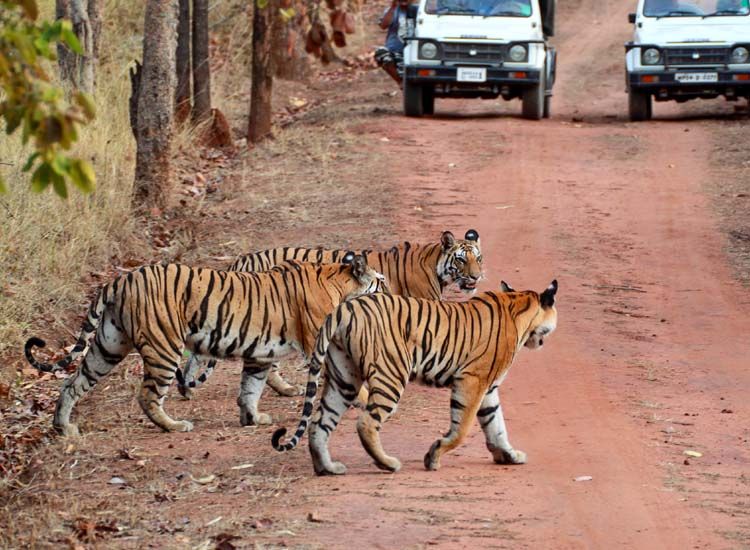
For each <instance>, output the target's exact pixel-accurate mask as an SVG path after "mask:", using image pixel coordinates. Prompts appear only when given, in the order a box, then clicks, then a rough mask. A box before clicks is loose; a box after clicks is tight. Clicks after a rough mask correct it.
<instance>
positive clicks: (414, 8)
mask: <svg viewBox="0 0 750 550" xmlns="http://www.w3.org/2000/svg"><path fill="white" fill-rule="evenodd" d="M418 12H419V4H409V7H407V8H406V18H407V19H416V18H417V13H418Z"/></svg>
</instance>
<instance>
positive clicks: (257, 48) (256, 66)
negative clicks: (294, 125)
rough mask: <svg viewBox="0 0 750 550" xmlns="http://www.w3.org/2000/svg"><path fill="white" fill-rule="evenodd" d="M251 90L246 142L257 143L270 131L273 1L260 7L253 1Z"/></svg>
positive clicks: (275, 3)
mask: <svg viewBox="0 0 750 550" xmlns="http://www.w3.org/2000/svg"><path fill="white" fill-rule="evenodd" d="M254 1H255V4H254V9H253V59H252V75H251V81H252V89H251V92H250V121H249V123H248V129H247V142H248V144H250V143H258V142H259V141H261V140H263V139H265V138H266V137H268V135H269V134H270V133H271V108H272V105H271V94H272V91H273V72H274V67H273V55H272V44H273V37H272V32H271V31H272V28H273V17H274V16H276V14H277V13H278V11H279V10H278V3H277V0H269V2H268V4H267V5H266V7H264V8H259V7H258V0H254Z"/></svg>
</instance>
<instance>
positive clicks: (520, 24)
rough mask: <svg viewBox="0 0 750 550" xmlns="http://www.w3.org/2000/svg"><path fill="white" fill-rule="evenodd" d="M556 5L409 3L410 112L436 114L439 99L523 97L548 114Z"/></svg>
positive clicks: (505, 0)
mask: <svg viewBox="0 0 750 550" xmlns="http://www.w3.org/2000/svg"><path fill="white" fill-rule="evenodd" d="M554 13H555V0H419V4H412V5H410V6H409V10H408V13H407V29H408V30H407V36H406V47H405V48H404V76H403V93H404V113H405V114H406V115H407V116H417V117H418V116H422V115H423V114H433V113H434V110H435V98H436V97H465V98H478V97H479V98H483V99H494V98H497V97H499V96H502V97H503V99H506V100H509V99H514V98H521V100H522V103H523V109H522V111H523V116H524V117H525V118H529V119H535V120H538V119H540V118H542V117H549V114H550V98H551V96H552V85H553V84H554V81H555V59H556V58H555V50H554V48H552V47H550V46H549V44H547V37H549V36H552V35H553V34H554Z"/></svg>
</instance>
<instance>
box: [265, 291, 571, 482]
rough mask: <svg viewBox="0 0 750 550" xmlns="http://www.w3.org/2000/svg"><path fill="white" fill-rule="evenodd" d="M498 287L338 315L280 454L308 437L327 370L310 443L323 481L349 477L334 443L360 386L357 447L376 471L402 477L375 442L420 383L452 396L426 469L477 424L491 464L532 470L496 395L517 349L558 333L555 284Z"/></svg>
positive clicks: (384, 301) (320, 343) (349, 308)
mask: <svg viewBox="0 0 750 550" xmlns="http://www.w3.org/2000/svg"><path fill="white" fill-rule="evenodd" d="M501 285H502V286H501V288H502V290H503V292H484V293H482V294H480V295H478V296H475V297H474V298H472V299H470V300H468V301H466V302H461V303H455V302H453V303H451V302H436V301H430V300H418V299H415V298H403V297H401V296H383V295H372V296H363V297H360V298H357V299H355V300H351V301H349V302H345V303H343V304H341V305H340V306H338V307H337V308H336V309H335V310H334V311H333V313H331V315H329V316H328V317H327V318H326V321H325V324H324V325H323V327H322V328H321V329H320V333H319V334H318V340H317V342H316V344H315V351H314V353H313V355H312V357H311V359H310V361H309V369H310V370H309V378H308V383H307V391H306V393H305V404H304V408H303V411H302V419H301V420H300V422H299V426H298V427H297V431H296V433H295V434H294V436H293V437H292V439H291V440H290V441H289V442H288V443H285V444H282V443H281V438H282V437H283V436H284V435H285V433H286V430H285V429H284V428H281V429H279V430H277V431H276V432H275V433H274V435H273V439H272V444H273V446H274V448H275V449H276V450H278V451H287V450H289V449H292V448H294V447H295V446H296V445H297V443H298V442H299V440H300V438H301V437H302V435H303V434H304V433H305V430H306V428H307V425H308V422H309V421H310V416H311V415H312V413H313V402H314V400H315V394H316V393H317V387H318V375H319V373H320V369H321V367H322V365H323V364H324V363H325V367H326V376H325V384H324V387H323V394H322V396H321V399H320V404H319V405H318V408H317V411H316V412H315V416H314V417H313V419H312V426H311V427H310V436H309V443H310V453H311V455H312V461H313V467H314V469H315V472H316V473H317V474H318V475H326V474H343V473H345V472H346V467H345V466H344V465H343V464H342V463H340V462H334V461H333V460H331V456H330V454H329V451H328V438H329V437H330V435H331V433H333V431H334V430H335V429H336V426H337V425H338V423H339V420H340V419H341V416H342V415H343V413H344V412H346V410H347V409H348V408H349V407H350V406H351V404H352V402H353V401H354V399H355V397H356V396H357V392H358V390H359V389H360V387H361V386H362V384H363V383H367V385H368V387H369V399H368V402H367V407H366V410H365V411H364V412H362V413H361V415H360V417H359V421H358V422H357V432H358V433H359V439H360V441H361V442H362V445H363V446H364V448H365V450H366V451H367V453H368V454H369V455H370V456H371V457H372V458H373V459H374V460H375V464H376V465H377V466H378V467H379V468H381V469H383V470H388V471H391V472H396V471H398V470H399V469H400V468H401V463H400V462H399V460H398V459H396V458H394V457H392V456H388V455H387V454H386V453H385V451H384V450H383V447H382V445H381V443H380V435H379V433H380V428H381V426H382V425H383V423H384V422H385V421H386V420H388V418H389V417H390V416H391V415H392V414H393V413H395V412H396V407H397V406H398V402H399V399H400V398H401V395H402V393H403V391H404V388H405V387H406V383H407V382H408V381H409V380H415V379H416V380H417V381H419V382H422V383H423V384H427V385H435V386H449V387H450V388H451V400H450V411H451V423H450V429H449V431H448V432H447V433H446V435H445V436H444V437H442V438H440V439H438V440H437V441H435V443H433V445H432V447H430V450H429V452H428V453H427V454H426V455H425V457H424V465H425V468H427V469H428V470H437V469H438V467H439V466H440V458H441V456H442V455H443V454H445V453H446V452H448V451H450V450H452V449H454V448H455V447H456V446H458V445H459V444H460V443H461V441H463V439H464V437H465V436H466V434H467V433H468V430H469V428H470V426H471V424H472V423H473V421H474V418H475V417H477V418H478V419H479V423H480V425H481V427H482V430H483V431H484V435H485V439H486V443H487V448H488V449H489V451H490V452H491V453H492V457H493V459H494V460H495V462H497V463H501V464H508V463H510V464H521V463H524V462H526V454H525V453H524V452H523V451H520V450H518V449H514V448H513V447H512V446H511V444H510V441H509V440H508V432H507V429H506V426H505V419H504V418H503V411H502V408H501V406H500V398H499V395H498V386H499V385H500V384H501V383H502V381H503V379H504V378H505V376H506V375H507V374H508V369H510V366H511V364H512V363H513V359H514V358H515V356H516V353H517V352H518V351H519V350H520V349H521V347H523V346H525V347H527V348H530V349H536V348H540V347H541V346H542V345H543V343H544V340H545V338H546V337H547V336H548V335H549V334H550V333H551V332H552V331H554V330H555V328H556V326H557V309H556V307H555V295H556V293H557V281H552V284H551V285H550V286H549V287H548V288H547V289H546V290H545V291H544V292H542V293H536V292H534V291H529V290H527V291H524V292H515V291H513V289H511V288H510V287H509V286H507V285H505V284H504V283H502V284H501Z"/></svg>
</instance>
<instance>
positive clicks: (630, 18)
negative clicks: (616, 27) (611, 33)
mask: <svg viewBox="0 0 750 550" xmlns="http://www.w3.org/2000/svg"><path fill="white" fill-rule="evenodd" d="M628 23H630V24H631V25H635V14H634V13H629V14H628Z"/></svg>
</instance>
